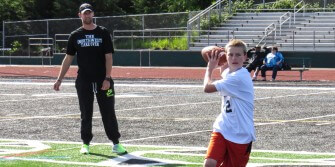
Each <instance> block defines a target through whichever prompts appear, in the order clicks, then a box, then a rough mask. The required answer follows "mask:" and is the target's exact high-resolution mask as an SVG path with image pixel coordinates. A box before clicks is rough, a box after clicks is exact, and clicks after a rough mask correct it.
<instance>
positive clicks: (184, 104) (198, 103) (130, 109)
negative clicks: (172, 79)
mask: <svg viewBox="0 0 335 167" xmlns="http://www.w3.org/2000/svg"><path fill="white" fill-rule="evenodd" d="M327 93H333V91H330V92H317V93H305V94H295V95H285V96H272V97H263V98H256V99H255V101H257V100H265V99H274V98H285V97H295V96H308V95H317V94H327ZM56 94H57V93H56ZM59 98H64V97H55V98H37V99H25V100H48V99H59ZM23 100H24V99H23ZM8 101H22V100H5V101H0V103H1V102H8ZM220 102H221V101H211V102H196V103H181V104H170V105H162V106H150V107H140V108H129V109H120V110H116V111H132V110H144V109H154V108H164V107H176V106H187V105H201V104H212V103H220ZM77 115H80V113H78V114H65V115H55V116H35V117H25V118H22V117H21V118H13V119H5V120H0V121H8V120H15V119H39V118H59V117H64V116H77Z"/></svg>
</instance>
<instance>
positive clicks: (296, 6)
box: [293, 0, 306, 24]
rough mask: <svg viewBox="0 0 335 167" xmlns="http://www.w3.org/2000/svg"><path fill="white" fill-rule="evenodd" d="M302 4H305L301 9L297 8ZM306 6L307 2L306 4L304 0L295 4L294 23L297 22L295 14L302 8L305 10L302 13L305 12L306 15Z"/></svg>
mask: <svg viewBox="0 0 335 167" xmlns="http://www.w3.org/2000/svg"><path fill="white" fill-rule="evenodd" d="M300 4H303V5H302V7H301V8H299V9H297V8H298V6H299V5H300ZM305 7H306V4H305V1H304V0H302V1H300V2H299V3H297V4H296V5H295V6H294V9H293V23H294V24H295V16H296V15H297V13H298V12H300V11H301V10H303V13H302V14H303V16H305V12H306V8H305Z"/></svg>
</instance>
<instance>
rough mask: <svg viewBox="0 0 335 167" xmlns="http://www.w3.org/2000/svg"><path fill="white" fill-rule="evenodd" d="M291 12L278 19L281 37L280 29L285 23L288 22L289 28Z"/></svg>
mask: <svg viewBox="0 0 335 167" xmlns="http://www.w3.org/2000/svg"><path fill="white" fill-rule="evenodd" d="M291 15H292V14H291V12H286V13H285V14H283V15H282V16H280V18H279V35H281V27H282V25H283V24H284V23H286V22H287V21H288V22H289V28H290V27H291Z"/></svg>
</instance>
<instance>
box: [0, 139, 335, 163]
mask: <svg viewBox="0 0 335 167" xmlns="http://www.w3.org/2000/svg"><path fill="white" fill-rule="evenodd" d="M6 141H7V142H12V143H18V144H22V143H37V144H39V143H43V144H51V143H58V144H77V145H78V147H76V148H74V147H72V148H71V149H78V150H79V148H80V145H81V142H61V141H49V142H48V141H36V140H20V139H18V140H15V139H14V140H9V139H0V142H2V143H3V142H6ZM94 145H106V147H109V145H110V144H109V143H108V144H104V143H92V146H94ZM125 146H126V147H128V148H130V147H132V146H133V147H143V148H146V149H141V151H134V152H131V153H129V154H126V155H123V156H118V157H116V158H113V159H107V160H102V161H98V162H95V163H94V162H89V161H87V162H83V161H81V162H78V161H62V160H55V159H52V157H47V158H43V156H42V157H39V156H37V157H33V158H25V157H22V156H16V155H8V156H0V160H3V161H4V162H6V161H7V160H22V161H35V162H46V163H56V164H60V165H62V164H72V165H85V166H86V165H89V166H113V165H116V166H117V165H119V164H121V163H123V162H126V161H128V160H134V159H137V160H148V161H151V162H148V164H137V165H136V166H147V165H168V164H181V165H182V164H184V165H187V164H189V165H202V162H189V161H185V160H184V159H182V158H179V160H171V159H167V160H166V159H161V158H153V157H150V156H149V157H150V158H147V157H146V156H145V155H146V154H155V155H163V157H164V155H166V156H170V155H175V156H190V157H199V158H200V159H201V160H202V159H203V157H204V156H205V154H204V152H205V151H206V150H207V148H206V147H183V146H155V145H131V144H125ZM32 147H37V146H32ZM148 148H149V149H148ZM150 148H155V149H153V150H152V149H150ZM159 148H161V149H159ZM45 149H47V148H45ZM67 149H69V148H67ZM60 150H64V149H52V150H50V151H54V152H57V151H60ZM253 153H258V156H257V154H253ZM268 153H273V154H292V155H293V156H294V155H295V156H302V157H301V158H291V156H289V155H287V156H285V155H282V156H280V157H281V158H278V157H276V156H275V155H274V156H272V157H268V156H264V155H268ZM304 155H306V156H307V157H311V158H303V157H306V156H304ZM28 156H29V155H28ZM166 156H165V157H166ZM313 156H314V157H315V158H314V157H313ZM318 156H321V157H318ZM322 156H326V157H330V158H326V157H322ZM331 156H335V153H319V152H306V151H277V150H253V151H252V155H251V156H250V160H251V162H249V163H248V165H247V166H248V167H251V166H268V165H270V164H272V165H335V162H334V160H335V159H334V158H332V157H331ZM55 157H57V156H55ZM253 160H264V161H265V162H264V163H252V161H253ZM152 161H155V162H152ZM273 161H284V162H285V161H286V162H285V163H284V162H278V163H274V162H273Z"/></svg>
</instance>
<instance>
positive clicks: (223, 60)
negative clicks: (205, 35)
mask: <svg viewBox="0 0 335 167" xmlns="http://www.w3.org/2000/svg"><path fill="white" fill-rule="evenodd" d="M212 50H218V51H219V52H220V55H222V56H221V57H220V60H219V63H218V65H220V66H221V65H223V64H224V63H226V62H227V58H226V53H225V49H224V48H221V47H218V46H207V47H204V48H203V49H202V50H201V56H202V58H203V59H204V60H205V61H206V62H208V57H207V55H206V53H208V54H209V55H210V54H211V52H212Z"/></svg>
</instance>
